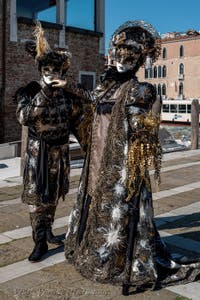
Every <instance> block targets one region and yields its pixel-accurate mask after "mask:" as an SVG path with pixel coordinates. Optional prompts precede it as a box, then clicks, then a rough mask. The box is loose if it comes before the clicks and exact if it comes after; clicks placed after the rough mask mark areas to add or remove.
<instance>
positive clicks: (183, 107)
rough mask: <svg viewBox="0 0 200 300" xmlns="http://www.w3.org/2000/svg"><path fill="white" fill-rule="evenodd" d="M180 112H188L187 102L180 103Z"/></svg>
mask: <svg viewBox="0 0 200 300" xmlns="http://www.w3.org/2000/svg"><path fill="white" fill-rule="evenodd" d="M178 112H179V113H186V105H185V104H179V106H178Z"/></svg>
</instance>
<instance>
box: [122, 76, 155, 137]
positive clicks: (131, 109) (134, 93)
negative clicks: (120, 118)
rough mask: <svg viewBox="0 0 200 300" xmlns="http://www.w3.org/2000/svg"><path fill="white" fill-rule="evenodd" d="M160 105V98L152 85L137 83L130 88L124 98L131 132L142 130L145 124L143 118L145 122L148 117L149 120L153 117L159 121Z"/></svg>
mask: <svg viewBox="0 0 200 300" xmlns="http://www.w3.org/2000/svg"><path fill="white" fill-rule="evenodd" d="M160 107H161V106H160V100H159V98H157V96H156V90H155V88H154V86H153V85H151V84H149V83H146V82H142V83H138V84H137V85H136V86H134V87H133V88H131V89H130V91H129V92H128V95H127V100H126V113H127V119H128V123H129V126H130V128H129V129H130V130H132V131H133V132H135V131H137V130H142V129H143V127H144V126H146V125H147V124H146V123H145V122H144V121H145V120H146V122H148V120H150V119H151V122H152V121H153V119H155V120H156V119H157V120H158V121H159V117H160ZM144 123H145V124H146V125H145V124H144ZM156 123H159V122H156ZM154 125H155V124H154Z"/></svg>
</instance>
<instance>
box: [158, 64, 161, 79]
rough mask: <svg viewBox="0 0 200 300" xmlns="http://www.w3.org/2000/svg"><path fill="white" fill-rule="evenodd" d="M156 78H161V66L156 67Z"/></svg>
mask: <svg viewBox="0 0 200 300" xmlns="http://www.w3.org/2000/svg"><path fill="white" fill-rule="evenodd" d="M158 78H161V66H158Z"/></svg>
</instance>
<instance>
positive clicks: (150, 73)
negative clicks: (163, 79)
mask: <svg viewBox="0 0 200 300" xmlns="http://www.w3.org/2000/svg"><path fill="white" fill-rule="evenodd" d="M152 77H153V68H151V69H149V78H152Z"/></svg>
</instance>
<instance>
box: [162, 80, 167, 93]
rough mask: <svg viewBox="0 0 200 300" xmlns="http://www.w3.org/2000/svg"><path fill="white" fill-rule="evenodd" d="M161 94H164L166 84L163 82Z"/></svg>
mask: <svg viewBox="0 0 200 300" xmlns="http://www.w3.org/2000/svg"><path fill="white" fill-rule="evenodd" d="M162 95H163V96H166V85H165V83H164V84H163V85H162Z"/></svg>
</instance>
